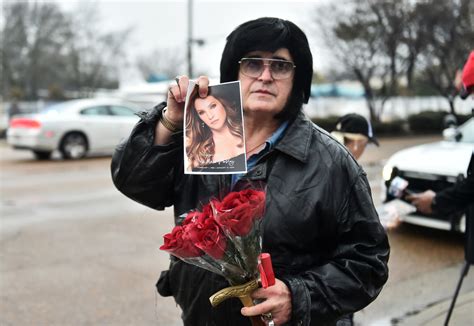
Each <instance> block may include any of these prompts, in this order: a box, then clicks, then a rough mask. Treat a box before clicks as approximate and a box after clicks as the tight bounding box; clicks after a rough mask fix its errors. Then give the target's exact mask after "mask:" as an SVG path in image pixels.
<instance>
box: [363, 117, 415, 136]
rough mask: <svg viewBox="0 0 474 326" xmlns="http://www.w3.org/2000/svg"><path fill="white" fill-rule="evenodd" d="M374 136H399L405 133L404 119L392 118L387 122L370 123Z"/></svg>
mask: <svg viewBox="0 0 474 326" xmlns="http://www.w3.org/2000/svg"><path fill="white" fill-rule="evenodd" d="M372 128H373V129H374V134H375V137H377V136H399V135H402V134H405V133H407V126H406V121H405V120H401V119H400V120H392V121H389V122H374V123H372Z"/></svg>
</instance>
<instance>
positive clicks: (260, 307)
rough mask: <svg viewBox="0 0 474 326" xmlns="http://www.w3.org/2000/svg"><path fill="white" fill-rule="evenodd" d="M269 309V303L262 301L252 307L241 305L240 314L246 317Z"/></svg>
mask: <svg viewBox="0 0 474 326" xmlns="http://www.w3.org/2000/svg"><path fill="white" fill-rule="evenodd" d="M269 311H271V307H270V305H268V304H267V303H266V302H262V303H259V304H257V305H255V306H252V307H243V308H242V309H241V311H240V312H241V313H242V315H244V316H247V317H248V316H258V315H261V314H264V313H267V312H269Z"/></svg>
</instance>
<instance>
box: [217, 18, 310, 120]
mask: <svg viewBox="0 0 474 326" xmlns="http://www.w3.org/2000/svg"><path fill="white" fill-rule="evenodd" d="M280 48H287V49H288V50H289V52H290V54H291V56H292V58H293V61H294V63H295V65H296V68H295V74H294V77H293V89H292V91H291V95H290V99H289V100H288V102H287V103H286V106H285V108H284V109H283V111H282V112H280V114H278V115H277V116H276V118H278V119H282V120H292V119H294V118H295V117H296V115H297V114H298V112H300V111H301V108H302V106H303V103H308V100H309V96H310V91H311V80H312V78H313V56H312V54H311V50H310V48H309V43H308V39H307V38H306V35H305V33H304V32H303V31H302V30H301V29H300V28H299V27H298V26H296V25H295V24H294V23H292V22H290V21H288V20H283V19H279V18H271V17H263V18H258V19H255V20H251V21H248V22H246V23H243V24H242V25H240V26H238V27H237V28H236V29H235V30H234V31H233V32H232V33H230V35H229V36H228V37H227V42H226V45H225V47H224V51H223V53H222V58H221V65H220V72H221V79H220V80H221V83H224V82H229V81H234V80H237V79H238V75H239V60H240V59H241V58H243V57H244V56H245V55H246V54H247V53H249V52H252V51H269V52H275V51H277V50H278V49H280Z"/></svg>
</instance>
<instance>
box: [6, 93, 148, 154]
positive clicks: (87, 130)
mask: <svg viewBox="0 0 474 326" xmlns="http://www.w3.org/2000/svg"><path fill="white" fill-rule="evenodd" d="M139 110H140V108H138V107H137V106H135V105H132V104H130V103H127V102H124V101H121V100H118V99H81V100H72V101H66V102H62V103H59V104H56V105H53V106H50V107H47V108H45V109H44V110H42V111H41V112H39V113H36V114H28V115H18V116H15V117H14V118H12V119H11V121H10V124H9V127H8V130H7V143H8V144H9V145H10V146H12V147H13V148H15V149H27V150H31V151H33V153H34V154H35V156H36V158H37V159H49V158H50V157H51V154H52V153H53V152H54V151H55V150H59V151H60V152H61V154H62V156H63V158H65V159H79V158H82V157H84V156H86V155H87V154H92V153H112V152H113V149H114V148H115V146H116V145H117V144H118V143H119V142H120V140H121V139H123V138H124V137H127V136H128V135H129V134H130V132H131V130H132V128H133V126H134V125H135V124H136V123H137V121H138V119H139V118H138V116H136V114H135V113H136V112H138V111H139Z"/></svg>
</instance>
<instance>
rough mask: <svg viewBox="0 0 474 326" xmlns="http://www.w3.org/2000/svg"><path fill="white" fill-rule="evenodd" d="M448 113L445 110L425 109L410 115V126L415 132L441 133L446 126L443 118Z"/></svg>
mask: <svg viewBox="0 0 474 326" xmlns="http://www.w3.org/2000/svg"><path fill="white" fill-rule="evenodd" d="M447 114H448V112H445V111H423V112H420V113H417V114H412V115H409V116H408V119H407V120H408V126H409V128H410V131H411V132H413V133H415V134H421V133H437V134H439V133H441V132H442V131H443V129H444V128H445V126H444V123H443V120H444V117H445V116H446V115H447Z"/></svg>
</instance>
